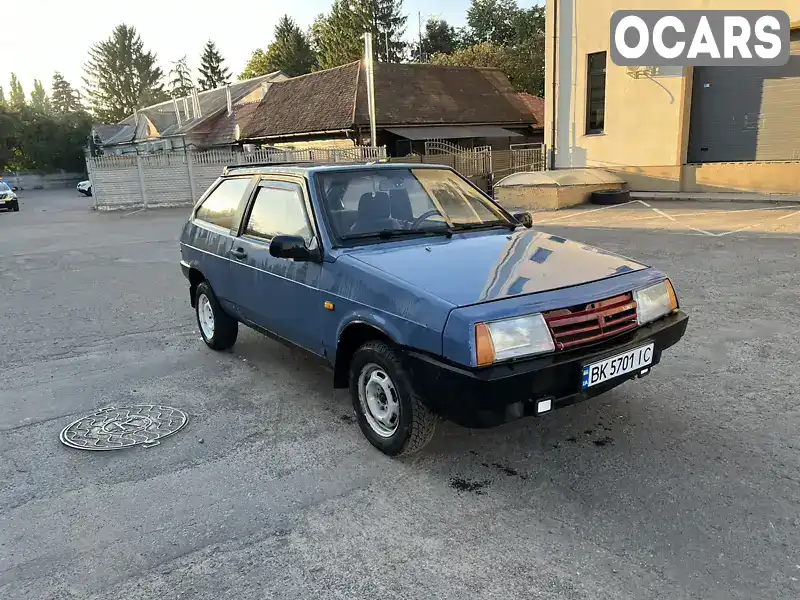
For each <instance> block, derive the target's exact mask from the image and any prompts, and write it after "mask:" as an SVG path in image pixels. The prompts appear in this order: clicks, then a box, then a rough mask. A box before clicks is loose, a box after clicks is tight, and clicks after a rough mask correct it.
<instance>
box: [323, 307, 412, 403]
mask: <svg viewBox="0 0 800 600" xmlns="http://www.w3.org/2000/svg"><path fill="white" fill-rule="evenodd" d="M372 340H382V341H386V342H389V343H390V344H392V345H396V344H397V338H396V336H392V335H390V334H389V333H387V332H386V330H385V328H383V327H381V326H379V325H376V324H374V323H370V322H367V321H363V320H352V321H350V322H349V323H347V324H346V325H345V326H344V327H343V328H342V330H341V332H340V333H339V336H338V339H337V342H336V360H335V362H334V368H333V387H334V388H337V389H341V388H346V387H348V385H349V375H350V373H349V371H350V361H351V360H352V358H353V354H355V351H356V350H358V349H359V348H360V347H361V346H362V345H363V344H365V343H367V342H369V341H372Z"/></svg>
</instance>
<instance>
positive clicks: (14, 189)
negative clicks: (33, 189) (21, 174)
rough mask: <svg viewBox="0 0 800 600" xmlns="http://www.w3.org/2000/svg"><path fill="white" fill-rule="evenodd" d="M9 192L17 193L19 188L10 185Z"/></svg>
mask: <svg viewBox="0 0 800 600" xmlns="http://www.w3.org/2000/svg"><path fill="white" fill-rule="evenodd" d="M11 191H12V192H17V191H19V188H18V187H17V186H15V185H12V186H11Z"/></svg>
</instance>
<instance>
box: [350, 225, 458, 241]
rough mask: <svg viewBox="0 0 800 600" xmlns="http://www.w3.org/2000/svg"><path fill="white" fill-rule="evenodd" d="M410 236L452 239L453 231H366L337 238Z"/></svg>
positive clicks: (442, 229) (384, 238)
mask: <svg viewBox="0 0 800 600" xmlns="http://www.w3.org/2000/svg"><path fill="white" fill-rule="evenodd" d="M411 235H444V236H446V237H453V230H452V229H450V228H449V227H448V228H444V227H439V228H437V229H382V230H380V231H366V232H364V233H346V234H345V235H342V236H339V237H340V238H341V239H343V240H361V239H368V238H379V239H382V240H388V239H390V238H394V237H407V236H411Z"/></svg>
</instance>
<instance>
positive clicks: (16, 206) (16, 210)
mask: <svg viewBox="0 0 800 600" xmlns="http://www.w3.org/2000/svg"><path fill="white" fill-rule="evenodd" d="M11 210H13V211H14V212H19V200H14V203H13V204H12V205H11Z"/></svg>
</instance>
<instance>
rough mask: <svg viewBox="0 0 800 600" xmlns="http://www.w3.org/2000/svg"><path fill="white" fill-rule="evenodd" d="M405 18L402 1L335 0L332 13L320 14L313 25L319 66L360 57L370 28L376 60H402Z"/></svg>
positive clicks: (323, 66) (332, 65)
mask: <svg viewBox="0 0 800 600" xmlns="http://www.w3.org/2000/svg"><path fill="white" fill-rule="evenodd" d="M406 20H407V17H406V16H405V15H404V14H403V2H402V0H351V1H349V2H348V0H334V2H333V4H332V5H331V11H330V13H328V14H327V15H324V16H319V17H317V20H316V22H315V23H314V25H313V26H312V40H313V42H314V46H315V47H316V49H317V53H318V64H319V67H320V68H321V69H328V68H331V67H336V66H339V65H343V64H346V63H348V62H353V61H356V60H359V59H360V58H361V57H362V56H363V54H364V50H363V48H364V42H363V37H362V36H363V34H364V33H365V32H367V31H369V32H371V33H372V37H373V42H372V43H373V55H374V56H375V58H376V59H377V60H379V61H383V62H399V61H400V60H402V59H403V58H404V56H405V51H406V43H405V42H404V41H403V34H404V33H405V27H406Z"/></svg>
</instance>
